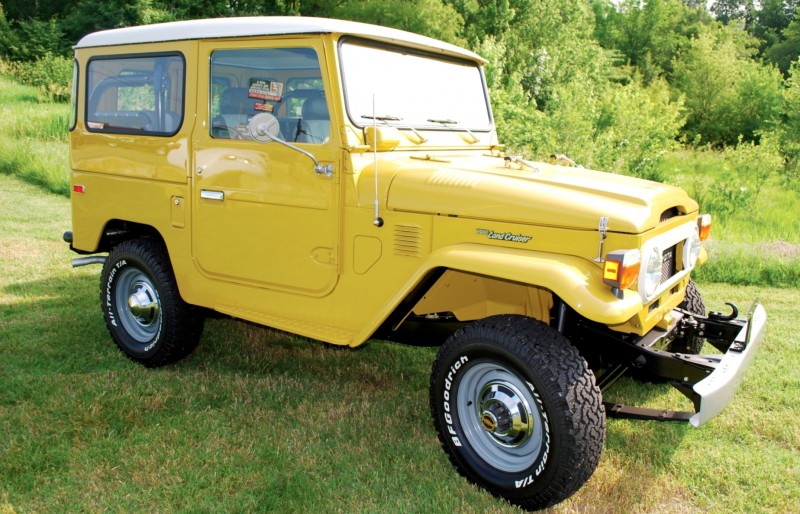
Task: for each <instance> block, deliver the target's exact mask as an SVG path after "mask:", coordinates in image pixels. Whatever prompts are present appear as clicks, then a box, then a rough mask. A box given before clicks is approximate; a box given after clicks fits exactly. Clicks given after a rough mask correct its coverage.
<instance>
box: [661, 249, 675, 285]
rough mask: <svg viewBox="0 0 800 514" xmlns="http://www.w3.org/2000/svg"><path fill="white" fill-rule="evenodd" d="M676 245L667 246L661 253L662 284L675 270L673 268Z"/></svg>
mask: <svg viewBox="0 0 800 514" xmlns="http://www.w3.org/2000/svg"><path fill="white" fill-rule="evenodd" d="M676 249H677V245H676V246H673V247H671V248H667V249H666V250H664V252H663V253H662V254H661V283H662V284H663V283H664V282H666V281H667V280H669V279H670V277H672V275H674V274H675V272H676V271H677V270H676V269H675V251H676Z"/></svg>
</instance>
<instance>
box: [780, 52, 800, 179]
mask: <svg viewBox="0 0 800 514" xmlns="http://www.w3.org/2000/svg"><path fill="white" fill-rule="evenodd" d="M789 73H790V75H789V78H788V79H786V89H785V90H784V91H783V102H784V104H783V113H784V117H783V123H782V124H781V125H780V127H779V129H778V131H777V133H778V137H779V138H780V143H781V151H782V152H783V155H785V156H786V168H785V170H784V179H785V183H786V184H787V185H789V186H791V187H795V188H800V62H798V61H795V63H794V64H793V65H792V67H791V69H790V70H789Z"/></svg>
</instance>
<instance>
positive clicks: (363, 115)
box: [361, 114, 403, 121]
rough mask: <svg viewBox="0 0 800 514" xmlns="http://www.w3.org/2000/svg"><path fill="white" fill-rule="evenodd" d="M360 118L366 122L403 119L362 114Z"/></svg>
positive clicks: (387, 115)
mask: <svg viewBox="0 0 800 514" xmlns="http://www.w3.org/2000/svg"><path fill="white" fill-rule="evenodd" d="M361 117H362V118H364V119H367V120H378V121H401V120H402V119H403V118H398V117H397V116H393V115H391V114H385V115H383V116H373V115H371V114H362V115H361Z"/></svg>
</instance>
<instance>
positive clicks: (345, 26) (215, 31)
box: [75, 16, 486, 63]
mask: <svg viewBox="0 0 800 514" xmlns="http://www.w3.org/2000/svg"><path fill="white" fill-rule="evenodd" d="M331 33H337V34H350V35H354V36H361V37H364V38H368V39H373V40H376V41H382V42H386V43H394V44H399V45H403V44H406V45H408V44H410V45H411V46H414V47H417V48H422V49H425V50H429V51H432V52H434V53H441V54H445V55H452V56H457V57H463V58H466V59H469V60H473V61H478V62H481V63H485V62H486V60H485V59H483V58H482V57H480V56H479V55H478V54H476V53H474V52H470V51H469V50H465V49H463V48H460V47H458V46H455V45H451V44H449V43H445V42H442V41H438V40H436V39H432V38H429V37H425V36H420V35H419V34H414V33H411V32H406V31H403V30H397V29H392V28H388V27H381V26H379V25H370V24H367V23H358V22H354V21H344V20H333V19H328V18H309V17H298V16H253V17H244V18H213V19H205V20H190V21H173V22H168V23H156V24H153V25H141V26H138V27H126V28H121V29H111V30H103V31H100V32H94V33H92V34H89V35H87V36H84V37H83V38H82V39H81V40H80V41H78V44H76V45H75V48H88V47H96V46H116V45H128V44H134V43H156V42H161V41H181V40H191V39H217V38H230V37H246V36H277V35H286V34H331Z"/></svg>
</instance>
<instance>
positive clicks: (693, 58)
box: [673, 27, 782, 145]
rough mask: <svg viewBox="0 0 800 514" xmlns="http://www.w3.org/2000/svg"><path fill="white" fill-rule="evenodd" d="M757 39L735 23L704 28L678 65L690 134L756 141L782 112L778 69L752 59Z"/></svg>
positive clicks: (710, 139)
mask: <svg viewBox="0 0 800 514" xmlns="http://www.w3.org/2000/svg"><path fill="white" fill-rule="evenodd" d="M753 44H754V42H753V41H752V40H751V39H748V38H746V37H745V35H744V34H743V33H742V32H741V31H738V30H737V29H735V28H732V27H721V28H714V27H710V28H707V29H704V30H703V31H702V32H701V33H700V35H699V36H698V37H697V38H696V39H693V40H692V42H691V44H690V45H689V48H688V49H687V50H686V52H685V53H683V54H682V55H681V56H680V57H678V58H677V59H676V61H675V64H674V77H673V87H674V88H675V91H676V92H677V93H680V94H683V95H684V97H685V105H686V108H687V111H688V112H687V121H686V127H685V129H684V130H685V133H686V134H687V136H688V137H689V138H690V139H692V140H696V139H698V138H702V140H703V141H704V142H707V143H711V144H714V145H723V144H735V143H736V142H737V141H738V139H739V136H740V135H742V136H744V138H745V140H747V141H752V140H754V139H755V138H756V137H757V134H758V133H759V132H760V131H763V130H766V129H769V128H771V127H772V126H774V124H775V123H776V122H777V120H778V116H779V114H780V111H781V88H782V81H781V77H780V74H779V72H778V71H777V70H776V69H775V68H773V67H768V66H764V65H762V64H760V63H758V62H756V61H753V60H752V59H750V56H751V55H752V52H753V51H754V50H753V48H752V45H753Z"/></svg>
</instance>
